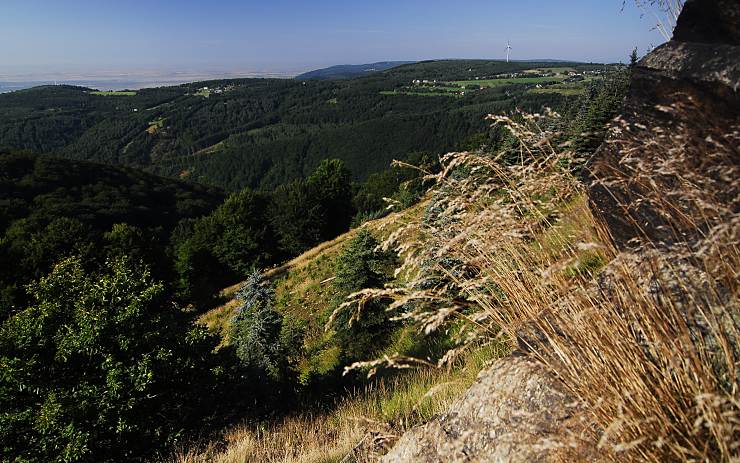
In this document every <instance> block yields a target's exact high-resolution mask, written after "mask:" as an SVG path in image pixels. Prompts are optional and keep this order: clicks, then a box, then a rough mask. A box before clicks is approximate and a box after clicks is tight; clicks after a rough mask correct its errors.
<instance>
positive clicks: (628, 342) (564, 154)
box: [351, 108, 740, 462]
mask: <svg viewBox="0 0 740 463" xmlns="http://www.w3.org/2000/svg"><path fill="white" fill-rule="evenodd" d="M679 109H680V108H679ZM495 119H496V122H497V123H501V124H505V125H506V126H507V127H509V128H510V129H511V131H512V132H513V133H514V135H516V136H517V137H519V139H520V141H521V145H520V149H521V153H522V162H521V163H520V164H519V165H515V166H510V167H504V166H502V164H500V163H499V162H498V159H497V157H495V156H488V155H483V154H476V153H456V154H451V155H448V156H447V157H446V158H445V159H444V160H443V161H444V162H443V163H444V166H445V168H444V170H443V172H442V173H441V174H440V175H439V176H438V177H437V184H438V186H437V187H436V192H435V199H434V202H435V203H436V205H435V208H436V213H435V214H434V215H433V217H432V218H431V219H430V220H427V221H425V222H421V223H418V224H414V225H410V226H409V227H406V228H404V229H400V230H398V231H397V232H396V233H394V234H393V235H392V236H391V239H390V240H388V241H387V243H386V246H388V247H392V248H394V249H396V250H397V251H399V252H400V253H401V255H402V256H403V257H404V264H403V267H402V268H401V269H400V271H401V272H405V273H406V274H408V275H409V279H408V281H409V284H407V285H405V286H402V287H393V288H387V289H385V290H382V291H363V292H361V293H358V294H356V295H354V297H355V300H360V301H362V300H364V299H366V298H371V297H378V296H382V297H393V298H395V299H396V302H395V303H394V305H393V309H395V310H398V311H400V313H401V315H400V318H404V319H410V320H414V321H415V322H417V323H418V324H419V325H420V326H421V327H423V328H424V329H425V330H426V331H427V332H430V331H434V330H437V329H444V328H445V327H447V326H449V323H451V322H457V321H458V320H460V319H465V320H467V321H468V322H469V324H468V326H469V327H470V329H469V331H468V332H467V333H466V335H465V337H464V338H463V340H462V341H463V344H464V343H465V342H470V341H471V340H475V341H476V342H480V341H481V340H484V341H485V340H486V339H488V340H492V339H496V336H498V333H499V329H501V330H503V332H504V333H505V334H506V335H507V337H508V338H509V339H510V340H512V342H513V341H514V340H516V341H518V344H519V345H520V347H522V348H523V349H525V350H527V351H529V353H530V355H532V356H533V357H535V358H537V359H538V360H539V361H541V362H542V363H544V364H545V365H546V366H548V367H549V368H550V370H551V371H552V372H553V373H554V374H555V375H556V376H557V377H558V378H559V379H560V380H562V381H563V383H564V384H565V385H566V387H567V388H568V389H569V390H570V391H571V392H572V393H573V394H574V396H575V397H577V398H578V399H579V400H580V401H581V402H582V404H583V407H584V409H585V410H586V415H587V416H585V419H587V420H588V421H589V422H590V423H592V426H591V428H592V433H591V434H590V435H587V436H580V438H579V439H580V442H576V443H575V444H577V445H590V446H594V447H598V448H599V449H600V450H601V452H602V453H603V455H604V458H605V459H607V460H612V461H652V462H662V461H706V462H709V461H737V458H739V457H740V426H739V424H740V421H739V419H738V417H739V415H738V411H739V408H740V400H739V399H740V398H739V397H738V370H737V368H736V366H737V363H736V362H737V360H738V359H739V358H740V355H738V343H737V341H738V339H739V338H738V331H739V330H738V327H739V326H740V311H739V308H738V306H739V304H738V274H737V269H738V268H740V253H739V252H738V247H737V245H738V234H739V230H738V224H739V223H740V220H739V217H738V213H737V212H736V211H737V210H738V208H737V204H734V203H730V204H727V203H726V202H725V201H722V200H718V199H717V197H716V196H714V194H713V192H712V190H711V189H709V190H708V189H707V186H709V185H710V184H711V179H710V180H707V178H705V177H704V175H710V174H711V173H707V171H706V170H703V169H697V168H696V166H695V164H696V159H701V160H702V162H705V163H707V165H709V166H712V167H713V169H714V170H718V171H721V172H719V173H717V172H713V174H717V175H718V176H719V177H721V178H722V179H724V180H722V181H725V182H728V183H726V184H725V189H728V188H729V189H730V190H731V191H729V192H728V191H724V192H723V194H724V195H725V196H724V197H730V198H733V197H734V198H737V197H738V195H737V191H738V189H737V187H738V185H737V180H738V176H737V171H736V170H737V166H736V163H733V162H732V160H733V159H734V160H737V134H738V133H739V132H738V131H737V130H736V129H730V131H729V133H712V134H711V135H708V136H707V137H706V139H702V140H696V139H694V138H695V137H694V138H692V132H691V131H690V130H688V128H687V127H682V126H677V127H673V128H672V131H671V132H670V135H669V136H668V135H667V136H663V137H660V136H657V135H655V134H661V133H666V132H665V131H664V132H661V131H660V130H659V129H653V134H652V135H651V136H648V137H639V136H638V137H634V138H631V137H629V136H623V137H621V138H620V139H621V140H622V141H623V143H622V146H620V147H619V148H620V149H621V150H622V153H623V156H624V157H623V159H622V165H623V166H624V168H625V171H624V172H621V173H619V174H618V175H617V174H615V175H613V176H611V178H609V179H602V180H604V181H605V182H604V183H605V184H606V183H609V184H610V187H612V188H614V189H615V190H617V189H620V190H621V191H623V192H631V193H630V194H625V195H622V196H621V201H622V202H623V205H622V210H623V211H624V213H625V214H629V211H630V210H631V209H630V208H632V207H634V208H636V209H639V210H640V211H643V212H644V211H645V210H651V211H653V212H654V214H655V216H656V217H659V218H660V222H659V223H660V226H661V227H663V229H662V232H670V231H673V235H672V237H671V239H667V240H666V241H664V242H663V241H661V242H651V241H649V240H647V239H645V238H642V239H639V238H638V239H637V240H635V241H634V242H633V243H632V244H633V248H632V249H633V250H632V251H631V252H623V253H620V252H618V251H617V250H616V249H615V248H614V246H613V245H612V244H611V240H610V237H609V236H608V233H607V231H606V229H605V228H604V227H603V226H602V225H601V222H600V221H599V220H598V219H596V218H595V217H593V216H592V215H591V213H590V210H589V209H588V208H587V207H585V203H584V202H583V201H582V200H581V199H580V198H583V197H584V196H585V191H584V186H583V185H582V184H581V183H580V182H578V181H577V180H576V179H575V178H573V176H572V175H571V174H570V173H569V172H568V169H566V168H565V167H567V166H568V165H570V164H571V163H572V162H573V161H574V159H573V158H572V154H571V153H570V152H569V151H568V150H567V148H565V147H561V146H556V145H554V144H553V143H552V140H553V137H554V135H555V134H552V133H549V132H547V131H544V130H542V129H540V126H539V125H538V122H539V121H540V120H541V119H542V118H541V117H539V116H526V117H525V122H519V123H517V122H515V121H513V120H510V119H508V118H504V117H496V118H495ZM688 120H690V119H688ZM616 130H622V131H624V132H625V133H629V132H632V133H638V132H640V130H644V129H641V128H639V127H637V128H630V127H625V126H624V125H621V126H620V125H617V127H616ZM733 130H734V131H733ZM705 135H706V134H705ZM708 144H709V145H711V146H708ZM644 150H648V153H650V156H644ZM696 156H701V157H699V158H697V157H696ZM525 159H529V161H524V160H525ZM644 159H649V162H650V163H651V165H650V166H645V165H642V162H643V161H641V160H644ZM733 166H734V167H733ZM728 179H729V180H728ZM733 191H734V193H733ZM728 193H729V194H728ZM735 201H736V199H735ZM574 218H575V222H576V223H578V225H576V226H573V225H572V224H573V223H574ZM636 225H640V226H644V225H645V224H636ZM647 228H649V226H648V227H647ZM645 231H646V236H651V235H650V234H649V233H647V232H648V231H652V230H647V229H645ZM691 232H693V233H694V234H695V235H696V236H698V241H697V240H693V241H691V242H688V241H687V238H686V237H687V236H690V235H691ZM410 233H411V234H414V235H415V236H423V239H422V240H415V241H409V240H407V239H404V236H405V235H406V234H410ZM669 234H670V233H669ZM430 250H431V252H434V253H435V256H436V257H437V262H438V264H437V269H436V270H437V271H439V272H442V273H444V274H446V275H447V276H448V278H447V281H446V282H443V283H440V284H438V285H436V286H434V287H431V288H428V287H426V288H425V287H424V286H423V285H422V284H420V282H419V281H415V278H416V279H417V280H418V279H419V278H422V277H423V273H424V272H425V271H427V270H428V265H429V264H428V262H429V253H430ZM600 261H603V262H604V263H606V262H609V264H608V265H607V266H606V267H605V268H604V269H603V270H602V267H603V265H602V264H600V263H599V262H600ZM594 262H595V263H594ZM453 285H454V286H455V287H457V288H460V289H461V294H462V295H463V296H465V297H460V296H458V297H455V298H451V297H450V294H449V288H450V287H451V286H453ZM420 288H424V289H420ZM351 303H354V302H351ZM454 353H455V352H451V354H454ZM451 356H452V355H451ZM563 444H565V445H571V444H574V443H573V442H563Z"/></svg>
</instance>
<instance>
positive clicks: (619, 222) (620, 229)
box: [589, 0, 740, 250]
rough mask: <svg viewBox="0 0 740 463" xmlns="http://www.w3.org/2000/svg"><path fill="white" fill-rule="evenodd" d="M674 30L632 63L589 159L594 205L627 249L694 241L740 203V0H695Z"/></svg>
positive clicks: (723, 218)
mask: <svg viewBox="0 0 740 463" xmlns="http://www.w3.org/2000/svg"><path fill="white" fill-rule="evenodd" d="M675 36H676V38H675V39H674V40H672V41H670V42H668V43H667V44H665V45H663V46H661V47H659V48H657V49H656V50H655V51H653V52H652V53H650V54H649V55H648V56H646V57H645V58H644V59H643V60H642V61H641V62H640V63H639V64H638V65H637V66H636V67H635V68H634V69H633V75H632V80H631V83H630V90H629V94H628V97H627V101H626V103H625V109H624V112H623V115H622V116H621V118H620V119H619V120H618V121H617V123H616V124H615V126H614V127H613V129H612V130H611V135H610V136H609V137H608V138H607V140H606V142H605V143H604V144H603V145H602V146H601V148H600V149H599V150H598V151H597V152H596V154H595V155H594V158H593V161H592V163H591V165H590V169H591V172H592V175H593V178H594V182H593V184H592V186H591V189H590V192H589V198H590V200H591V204H592V207H593V209H594V210H595V211H596V212H597V213H598V214H599V215H600V216H601V217H602V218H603V219H604V221H605V223H606V224H607V225H608V228H609V231H610V233H611V235H612V238H613V239H614V242H615V244H616V245H617V247H618V248H620V249H622V250H626V249H634V248H636V247H637V246H639V245H644V244H645V243H651V244H654V245H665V246H672V245H675V244H679V243H680V244H688V245H689V246H694V245H695V244H696V243H697V240H699V239H701V238H702V236H705V235H706V233H708V231H709V230H710V229H711V228H712V227H713V226H715V225H717V224H719V223H723V222H726V221H727V218H728V216H729V215H731V214H735V213H737V212H738V209H739V208H740V194H739V192H738V188H737V187H738V185H737V183H738V182H737V179H738V178H740V176H739V175H738V174H739V173H740V172H739V169H738V165H739V163H740V154H739V152H738V143H739V142H740V94H739V93H738V91H739V90H740V46H739V45H740V3H738V2H736V1H729V0H728V1H725V0H693V1H692V0H689V1H688V2H687V4H686V7H685V10H684V12H683V13H682V15H681V17H680V19H679V24H678V27H677V28H676V31H675ZM668 201H670V203H671V204H676V205H678V207H679V208H680V210H678V211H676V213H674V214H670V215H666V214H665V213H664V212H662V211H663V210H665V209H666V208H665V204H666V202H668ZM707 204H722V205H724V207H723V208H722V210H709V209H707V208H706V205H707ZM715 209H716V208H715Z"/></svg>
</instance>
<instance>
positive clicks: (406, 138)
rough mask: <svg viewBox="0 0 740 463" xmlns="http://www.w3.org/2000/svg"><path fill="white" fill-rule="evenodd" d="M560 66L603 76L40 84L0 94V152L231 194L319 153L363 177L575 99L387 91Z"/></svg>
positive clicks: (433, 68) (414, 67) (454, 65)
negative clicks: (114, 89)
mask: <svg viewBox="0 0 740 463" xmlns="http://www.w3.org/2000/svg"><path fill="white" fill-rule="evenodd" d="M563 66H567V67H568V68H570V69H573V70H574V71H588V70H594V69H600V70H604V69H605V67H604V66H603V65H602V66H597V65H583V64H573V63H504V62H496V61H439V62H437V61H433V62H423V63H418V64H410V65H404V66H400V67H396V68H392V69H390V70H387V71H385V72H379V73H374V74H372V75H370V76H367V77H364V78H359V79H351V80H342V81H316V80H310V81H298V80H279V79H240V80H228V81H209V82H199V83H195V84H187V85H181V86H176V87H164V88H156V89H145V90H141V91H138V92H118V93H111V94H105V93H101V92H94V91H92V90H91V89H87V88H81V87H69V86H47V87H39V88H34V89H29V90H23V91H18V92H13V93H8V94H2V95H0V146H8V147H12V148H18V149H29V150H32V151H33V152H36V153H45V154H46V153H51V154H54V155H56V156H59V157H65V158H71V159H80V160H88V161H95V162H102V163H107V164H116V165H127V166H135V167H138V168H143V169H145V170H147V171H149V172H152V173H156V174H159V175H164V176H168V177H175V178H183V179H188V180H191V181H196V182H200V183H204V184H209V185H213V186H217V187H221V188H224V189H226V190H230V191H237V190H239V189H241V188H243V187H251V188H256V189H272V188H274V187H276V186H278V185H280V184H283V183H287V182H289V181H291V180H294V179H298V178H303V177H306V176H308V175H309V174H310V173H311V172H312V171H313V170H314V169H315V168H316V167H317V166H318V164H319V163H320V162H321V161H322V160H323V159H327V158H335V159H340V160H342V161H344V163H345V164H346V166H347V168H349V169H350V171H351V172H352V175H353V179H354V180H358V181H361V180H365V179H366V178H367V177H368V176H369V175H370V174H372V173H374V172H378V171H381V170H383V169H385V168H387V166H388V165H389V163H390V162H391V161H392V160H393V159H405V158H406V157H407V156H408V155H409V154H411V153H414V152H426V153H431V154H435V155H436V154H441V153H444V152H447V151H450V150H454V149H457V148H459V147H461V146H462V145H464V143H465V142H466V141H467V140H468V139H470V137H474V136H476V135H477V134H479V133H481V132H484V131H486V128H487V123H486V122H485V120H484V116H485V115H486V114H489V113H502V112H506V111H511V110H513V109H515V108H519V109H522V110H527V111H540V110H541V109H542V108H543V107H545V106H548V107H552V108H558V109H560V108H563V107H565V106H569V105H574V104H576V101H577V95H574V94H570V93H567V92H560V93H559V92H557V91H554V92H534V91H532V87H534V85H533V84H525V83H522V84H519V83H516V82H512V83H510V84H508V85H503V86H495V87H489V88H486V89H485V91H478V92H474V93H469V94H466V95H438V94H432V95H414V94H400V95H392V94H389V93H391V92H393V91H394V90H396V89H400V88H403V87H404V86H406V85H409V84H410V83H411V82H412V81H413V80H422V79H423V80H430V81H432V80H440V81H442V80H450V81H452V80H460V79H473V78H475V77H480V78H485V77H490V76H494V75H499V74H502V73H512V72H519V71H523V70H527V69H532V68H538V67H539V68H545V69H546V68H558V67H560V68H562V67H563ZM608 69H613V68H608ZM522 82H525V81H522ZM587 86H588V84H586V83H584V84H583V88H586V87H587Z"/></svg>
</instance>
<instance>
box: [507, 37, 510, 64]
mask: <svg viewBox="0 0 740 463" xmlns="http://www.w3.org/2000/svg"><path fill="white" fill-rule="evenodd" d="M510 55H511V41H507V42H506V62H507V63H508V62H509V56H510Z"/></svg>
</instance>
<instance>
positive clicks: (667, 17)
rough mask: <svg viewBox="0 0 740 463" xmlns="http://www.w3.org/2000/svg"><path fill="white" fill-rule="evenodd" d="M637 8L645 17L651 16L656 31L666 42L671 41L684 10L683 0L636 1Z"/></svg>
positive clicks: (623, 4)
mask: <svg viewBox="0 0 740 463" xmlns="http://www.w3.org/2000/svg"><path fill="white" fill-rule="evenodd" d="M634 2H635V6H636V7H637V8H638V9H639V10H640V12H642V14H643V15H645V16H650V17H652V18H653V19H654V20H655V26H654V27H655V30H657V31H658V32H659V33H660V35H662V36H663V38H664V39H665V40H666V41H669V40H671V37H673V29H675V28H676V23H678V16H679V15H680V14H681V10H683V6H684V1H683V0H634ZM626 3H627V0H625V1H624V2H623V3H622V7H623V8H624V6H625V5H626Z"/></svg>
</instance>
